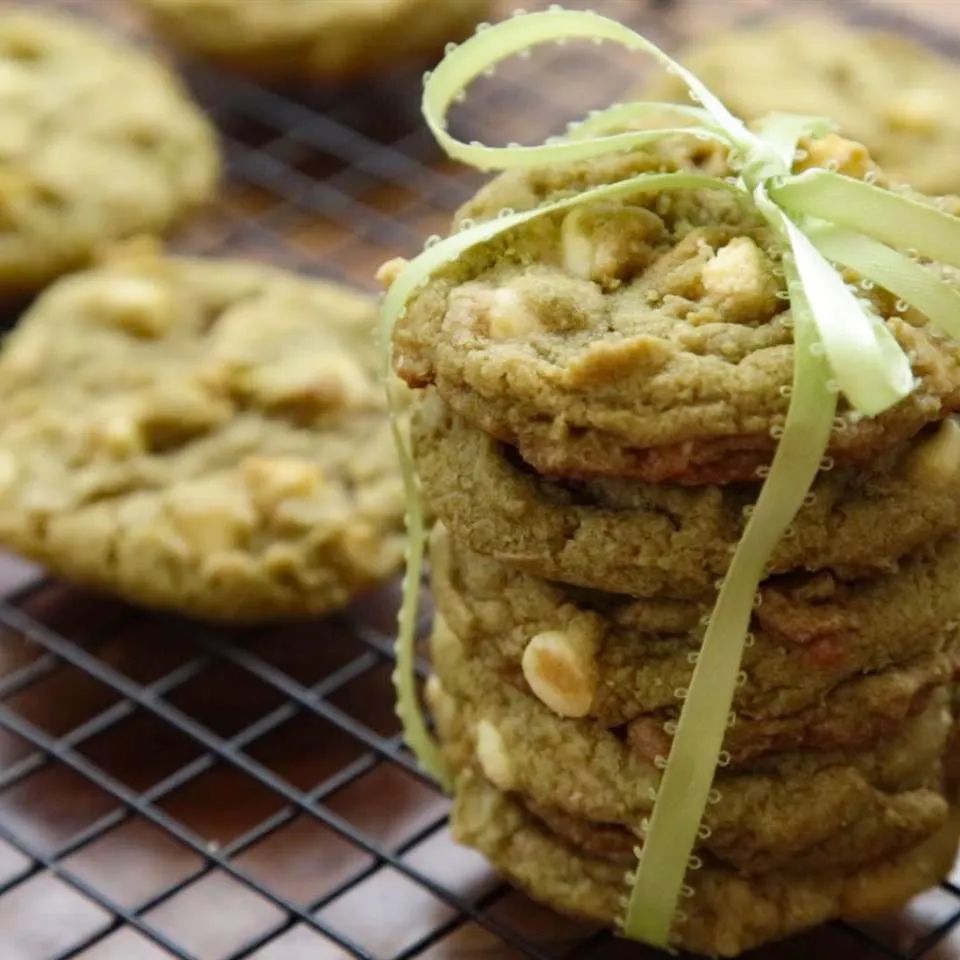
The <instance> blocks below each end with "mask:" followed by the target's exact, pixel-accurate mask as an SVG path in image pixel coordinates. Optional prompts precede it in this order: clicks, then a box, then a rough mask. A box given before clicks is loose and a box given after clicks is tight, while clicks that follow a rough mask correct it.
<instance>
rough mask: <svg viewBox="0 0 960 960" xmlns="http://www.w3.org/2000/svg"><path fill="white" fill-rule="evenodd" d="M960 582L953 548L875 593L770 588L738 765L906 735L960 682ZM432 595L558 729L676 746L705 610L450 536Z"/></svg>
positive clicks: (434, 551) (472, 648)
mask: <svg viewBox="0 0 960 960" xmlns="http://www.w3.org/2000/svg"><path fill="white" fill-rule="evenodd" d="M958 577H960V541H958V540H955V539H951V540H948V541H946V542H944V543H943V544H941V545H940V546H939V547H938V548H937V549H936V550H931V551H925V552H923V553H920V554H917V555H916V556H912V557H910V558H908V559H907V560H905V561H904V562H903V564H902V565H901V567H900V569H899V570H898V571H897V572H896V573H894V574H888V575H887V576H884V577H879V578H876V579H874V580H863V581H858V582H856V583H849V584H848V583H842V582H840V581H838V580H836V579H835V578H833V577H831V576H830V575H828V574H818V575H814V576H807V577H787V578H782V579H781V580H772V581H767V582H766V584H765V585H764V587H763V588H762V590H761V596H762V599H763V602H762V603H761V605H760V606H759V607H758V608H757V610H756V612H755V614H754V619H753V625H752V630H753V636H754V641H753V643H752V645H751V646H750V647H749V648H748V649H747V650H746V651H745V654H744V659H743V669H744V673H745V683H744V684H743V686H742V687H741V688H740V689H739V690H738V691H737V694H736V699H735V701H734V706H735V708H736V710H737V716H738V722H737V723H736V724H734V726H733V727H732V728H731V729H730V731H729V732H728V734H727V738H726V743H725V746H726V749H727V750H729V751H730V753H731V754H732V755H733V758H734V761H741V760H745V759H749V758H751V757H753V756H756V755H758V754H762V753H766V752H769V751H772V750H784V749H790V748H803V749H809V748H811V747H814V748H819V749H832V748H837V747H848V746H856V745H858V744H859V745H863V744H869V743H871V742H873V741H875V740H878V739H881V738H883V737H885V736H887V735H888V734H889V733H890V732H892V731H894V730H896V729H897V728H898V727H899V726H900V725H901V724H902V723H903V722H904V721H905V720H906V719H907V718H908V717H909V716H911V715H912V714H913V713H915V712H916V711H917V709H918V708H919V707H921V706H923V705H924V704H925V703H926V702H927V700H928V699H929V696H930V694H931V692H932V691H933V690H934V689H935V688H936V687H938V686H942V685H943V684H945V683H947V682H949V681H950V680H951V679H952V676H953V672H954V667H955V663H956V660H957V646H958V640H960V637H958V631H957V619H956V618H958V617H960V598H958V597H957V591H956V589H955V587H954V584H955V583H956V582H957V579H958ZM431 580H432V586H433V595H434V600H435V603H436V606H437V609H438V611H439V612H440V613H441V614H442V616H443V618H444V620H445V621H446V622H447V624H448V625H449V626H450V628H451V629H452V630H453V632H454V633H455V634H456V635H457V636H458V637H459V638H460V641H461V642H462V644H463V647H464V651H465V653H466V655H467V656H469V657H470V658H472V659H475V660H477V661H479V662H482V663H483V664H484V666H485V667H486V668H487V669H489V670H491V671H492V672H493V673H494V674H495V675H496V676H497V677H499V678H500V679H501V681H504V682H507V683H511V684H513V685H514V686H515V687H517V688H518V689H520V690H524V691H526V692H527V693H532V694H533V695H534V696H536V697H537V698H538V699H539V700H540V701H541V702H542V703H543V704H545V705H546V706H547V707H548V708H549V709H550V710H552V711H553V712H554V713H555V714H557V715H558V716H565V717H592V718H594V719H596V720H598V721H599V722H600V723H601V724H602V725H604V726H607V727H621V726H622V725H624V724H627V725H628V726H627V734H628V736H629V737H630V739H631V743H632V744H633V746H634V747H635V749H638V750H643V749H644V748H645V747H647V746H650V745H653V746H655V747H660V748H664V747H669V742H670V741H669V738H668V737H666V735H665V734H664V733H663V724H664V722H665V721H667V720H670V719H675V718H674V714H675V713H676V711H677V709H678V707H679V702H678V699H677V696H676V691H677V690H678V689H682V688H684V687H686V686H687V685H688V683H689V682H690V675H691V672H692V670H693V666H692V664H691V662H690V661H691V657H692V656H693V654H694V653H695V651H696V650H697V649H698V647H699V642H700V637H701V634H702V627H700V626H699V620H700V617H701V616H702V614H703V613H704V612H705V611H708V610H709V605H708V604H705V605H703V606H698V605H696V604H693V603H688V602H684V601H676V600H665V599H662V600H634V599H631V598H629V597H624V596H618V595H616V594H607V593H600V592H597V591H593V592H590V591H584V590H577V589H572V588H568V587H564V586H563V585H562V584H557V583H551V582H549V581H546V580H540V579H538V578H535V577H530V576H527V575H525V574H523V573H518V572H517V571H516V570H514V569H512V568H511V567H509V566H507V565H504V564H501V563H498V562H497V561H495V560H490V559H488V558H485V557H482V556H480V555H478V554H475V553H471V552H470V551H469V550H467V549H465V548H463V547H461V546H458V545H457V544H456V543H455V542H452V541H451V540H450V538H449V537H448V536H446V534H445V532H444V531H443V529H442V528H441V527H438V528H437V529H436V530H435V531H434V535H433V538H432V542H431ZM650 714H653V716H652V717H651V716H649V715H650ZM662 752H665V751H662ZM651 759H652V757H651Z"/></svg>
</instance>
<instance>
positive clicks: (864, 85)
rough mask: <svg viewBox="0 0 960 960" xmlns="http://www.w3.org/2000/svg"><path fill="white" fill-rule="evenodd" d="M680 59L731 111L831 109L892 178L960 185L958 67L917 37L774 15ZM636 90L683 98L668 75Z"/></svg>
mask: <svg viewBox="0 0 960 960" xmlns="http://www.w3.org/2000/svg"><path fill="white" fill-rule="evenodd" d="M680 60H681V61H682V62H683V63H684V64H685V65H686V66H687V67H688V68H689V69H691V70H692V71H693V72H694V73H695V74H697V76H699V77H700V79H701V80H703V82H704V83H706V84H707V86H709V87H710V89H711V90H713V91H714V92H715V93H716V94H717V95H718V96H719V97H720V98H721V99H722V100H723V101H724V103H726V105H727V106H728V107H729V108H730V109H731V110H732V111H733V112H734V113H735V114H737V116H740V117H744V118H746V119H754V118H759V117H762V116H763V115H765V114H767V113H770V112H779V111H784V110H790V111H794V112H797V113H806V114H813V115H815V116H824V117H830V118H832V119H833V120H835V121H836V122H837V123H838V124H839V125H840V129H841V131H842V132H843V133H844V134H846V135H848V136H850V137H853V138H854V139H856V140H860V141H862V142H863V143H865V144H866V145H867V146H868V147H869V148H870V151H871V153H872V154H873V155H874V157H875V158H876V160H877V162H878V163H879V164H880V165H881V166H882V167H883V168H884V170H885V171H886V172H887V174H888V175H889V176H890V177H891V178H892V179H894V180H897V181H898V182H902V183H909V184H910V185H911V186H913V187H916V189H918V190H921V191H923V192H924V193H929V194H944V193H956V192H958V191H960V171H958V169H957V164H956V160H955V158H956V156H957V151H958V150H960V120H958V118H957V115H956V111H955V110H954V109H953V102H954V98H955V96H956V91H957V86H958V84H960V66H958V65H957V64H956V62H954V61H952V60H950V59H948V58H947V57H945V56H942V55H940V54H938V53H937V52H936V51H935V50H933V49H931V48H930V47H929V46H926V45H924V44H923V43H920V42H919V41H917V40H913V39H911V38H910V37H907V36H904V35H903V34H894V33H893V32H892V31H884V30H877V29H876V28H868V27H857V26H855V25H844V24H843V22H842V21H840V20H822V19H815V18H808V19H800V20H783V21H776V20H775V21H772V22H769V23H761V24H758V25H755V26H752V27H744V28H742V29H739V30H730V31H727V32H713V33H711V34H709V35H708V36H707V37H705V38H704V39H702V40H700V41H696V42H694V43H692V44H691V45H690V46H689V47H688V48H687V49H686V50H684V51H682V52H681V54H680ZM637 96H638V99H652V100H673V101H680V102H683V103H687V102H688V100H687V91H686V87H684V86H683V85H682V84H680V83H679V82H678V81H676V79H675V78H673V77H669V76H666V75H665V74H664V75H663V76H657V77H656V78H654V79H652V80H651V82H650V83H649V84H647V85H646V86H645V87H644V88H643V89H642V90H640V91H639V92H638V95H637Z"/></svg>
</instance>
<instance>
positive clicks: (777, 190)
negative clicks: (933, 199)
mask: <svg viewBox="0 0 960 960" xmlns="http://www.w3.org/2000/svg"><path fill="white" fill-rule="evenodd" d="M769 194H770V197H771V198H772V199H773V200H775V201H776V202H777V203H778V204H781V205H782V206H783V207H785V208H786V209H788V210H791V211H793V212H795V213H798V214H801V215H806V216H809V217H817V218H819V219H821V220H827V221H829V222H830V223H833V224H836V225H837V226H841V227H847V228H849V229H850V230H854V231H856V232H857V233H863V234H865V235H866V236H868V237H873V238H874V239H875V240H879V241H881V242H882V243H886V244H889V245H890V246H892V247H895V248H896V249H898V250H904V251H908V252H909V251H914V252H915V253H916V254H918V255H920V256H923V257H928V258H929V259H931V260H938V261H939V262H940V263H947V264H950V265H951V266H954V267H960V219H958V218H957V217H954V216H952V215H951V214H949V213H946V212H945V211H943V210H940V209H938V208H937V207H935V206H931V205H930V204H929V203H923V202H921V201H920V200H915V199H913V198H912V197H907V196H903V195H902V194H899V193H893V192H892V191H890V190H884V189H881V188H880V187H876V186H874V185H873V184H870V183H866V182H865V181H863V180H855V179H853V178H852V177H845V176H842V175H841V174H839V173H831V172H830V171H828V170H807V171H806V172H805V173H801V174H799V175H798V176H795V177H787V178H785V179H784V180H783V182H782V183H779V184H773V185H771V186H770V188H769Z"/></svg>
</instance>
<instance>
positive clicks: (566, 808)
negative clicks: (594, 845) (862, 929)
mask: <svg viewBox="0 0 960 960" xmlns="http://www.w3.org/2000/svg"><path fill="white" fill-rule="evenodd" d="M433 656H434V670H435V680H434V681H433V682H432V683H431V684H430V687H429V689H428V697H429V699H430V702H431V706H432V708H433V710H434V716H435V718H436V721H437V729H438V731H439V734H440V739H441V743H442V744H443V746H444V749H445V752H446V755H447V758H448V762H449V764H450V766H451V768H452V769H453V770H455V771H457V770H461V769H463V768H465V767H467V766H470V765H473V766H476V767H478V768H479V769H480V770H481V771H482V772H483V774H484V775H485V776H486V778H487V779H488V780H490V781H491V782H492V783H494V784H496V786H498V787H499V788H500V789H502V790H508V791H511V792H515V793H517V794H519V795H521V796H523V797H524V798H525V799H528V800H530V801H532V802H533V803H535V804H538V805H540V806H544V807H550V808H556V809H557V810H559V811H561V812H563V813H565V814H567V815H569V816H572V817H575V818H578V819H585V820H590V821H596V822H600V823H607V824H620V825H622V826H624V827H626V828H628V829H629V830H630V831H631V832H633V833H634V834H635V835H637V836H639V835H640V834H641V831H642V822H643V819H644V818H645V817H646V816H648V814H649V812H650V808H651V791H655V790H656V787H657V785H658V784H659V778H660V772H659V769H658V768H657V766H656V764H655V763H654V762H653V760H652V759H651V758H650V757H649V756H648V755H645V754H644V753H642V752H638V751H637V750H635V749H633V747H632V745H631V743H630V742H629V741H628V739H627V738H626V737H625V736H624V735H622V733H621V732H619V731H611V730H608V729H607V728H605V727H603V726H602V725H600V724H598V723H596V722H594V721H592V720H587V719H569V718H562V717H558V716H556V715H555V714H554V713H552V712H551V711H550V710H549V709H548V708H547V707H545V706H544V705H543V704H542V703H540V702H539V701H538V700H537V699H536V698H534V697H532V696H530V695H529V694H525V693H521V692H520V691H518V690H515V689H514V688H513V687H511V686H509V685H505V684H502V683H501V682H500V680H499V678H498V677H496V675H495V674H492V673H491V672H490V671H488V670H486V669H484V668H483V667H482V666H481V665H479V664H477V663H476V662H475V661H472V660H470V659H464V657H463V649H462V645H461V644H460V641H459V640H458V638H457V637H456V636H455V635H454V634H453V633H452V632H451V631H450V629H449V628H448V627H447V626H446V625H445V624H444V623H443V621H442V620H440V621H438V623H437V625H436V627H435V630H434V635H433ZM952 724H953V718H952V714H951V712H950V709H949V691H947V690H945V689H941V690H939V691H938V692H937V693H936V695H935V696H934V697H932V698H931V700H930V703H929V704H928V705H927V706H926V707H925V708H924V709H923V710H922V711H921V712H920V713H918V714H917V715H916V716H915V717H912V718H910V719H909V720H907V721H906V722H905V723H904V724H903V725H902V726H901V727H900V729H898V730H897V732H896V733H895V734H894V735H893V736H891V737H890V738H889V739H887V740H886V741H884V742H883V743H881V744H878V745H877V746H876V747H875V748H874V749H868V750H862V751H857V750H851V751H831V752H809V753H799V752H798V753H784V754H780V755H777V756H773V757H770V758H768V759H766V760H763V761H759V762H756V763H754V764H752V765H751V766H750V767H749V768H744V769H737V770H732V771H729V772H725V771H721V772H720V773H719V774H718V776H717V779H716V780H715V781H714V785H715V787H716V788H717V790H718V791H719V799H718V802H717V803H716V804H715V805H714V806H712V807H711V808H710V809H709V811H708V813H707V816H706V820H705V823H706V824H707V826H709V828H710V833H709V836H707V837H705V838H704V839H702V841H701V846H702V848H703V849H704V851H706V852H708V853H709V854H710V855H711V856H712V857H715V858H717V859H718V860H721V861H723V862H724V863H726V864H730V865H732V866H734V867H735V868H736V869H737V870H739V871H741V872H744V873H763V872H766V871H768V870H771V869H781V868H783V869H785V868H787V867H789V868H790V869H792V870H796V871H798V872H800V871H804V870H822V869H832V868H839V867H841V866H846V865H850V864H857V863H862V862H864V860H866V859H869V858H871V857H873V858H879V857H882V856H884V855H885V854H886V853H889V852H891V850H893V849H897V848H901V847H902V846H909V845H910V844H912V843H915V842H917V841H918V840H919V839H921V838H922V837H923V836H926V835H928V834H929V833H930V832H932V831H933V830H935V829H937V828H938V827H939V826H940V824H941V823H942V821H943V818H944V817H945V815H946V801H945V799H944V771H943V763H942V755H943V753H944V751H945V747H946V743H947V739H948V737H949V735H950V733H951V728H952Z"/></svg>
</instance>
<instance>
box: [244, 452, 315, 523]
mask: <svg viewBox="0 0 960 960" xmlns="http://www.w3.org/2000/svg"><path fill="white" fill-rule="evenodd" d="M243 479H244V482H245V483H246V486H247V490H248V492H249V493H250V498H251V499H252V500H253V504H254V506H255V507H256V508H257V510H259V511H260V512H261V513H262V514H265V515H270V514H272V513H273V512H274V511H275V510H276V508H277V506H278V504H280V503H281V502H282V501H284V500H289V499H292V498H296V497H310V496H312V495H313V494H315V493H316V492H317V490H319V489H320V488H321V487H322V486H323V483H324V476H323V468H322V467H321V466H320V465H319V464H316V463H311V462H309V461H307V460H298V459H296V458H295V457H250V458H249V459H247V460H246V461H244V464H243Z"/></svg>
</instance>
